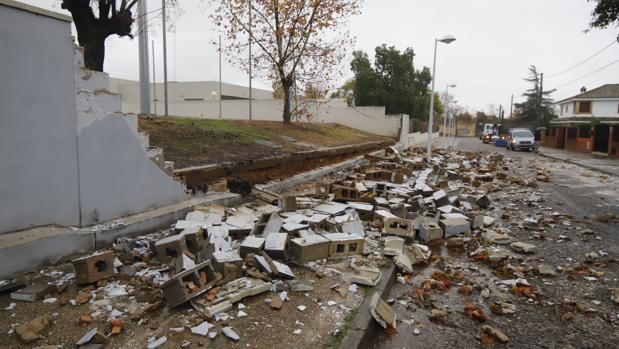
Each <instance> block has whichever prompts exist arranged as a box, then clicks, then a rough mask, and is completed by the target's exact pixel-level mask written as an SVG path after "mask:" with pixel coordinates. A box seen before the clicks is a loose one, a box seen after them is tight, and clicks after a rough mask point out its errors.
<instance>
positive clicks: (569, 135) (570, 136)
mask: <svg viewBox="0 0 619 349" xmlns="http://www.w3.org/2000/svg"><path fill="white" fill-rule="evenodd" d="M567 139H576V127H570V128H568V129H567Z"/></svg>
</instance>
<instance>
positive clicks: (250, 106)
mask: <svg viewBox="0 0 619 349" xmlns="http://www.w3.org/2000/svg"><path fill="white" fill-rule="evenodd" d="M248 1H249V120H251V117H252V105H251V104H252V103H251V100H252V90H251V65H252V64H251V41H252V40H251V39H252V37H251V0H248Z"/></svg>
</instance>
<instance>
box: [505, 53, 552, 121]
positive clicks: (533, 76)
mask: <svg viewBox="0 0 619 349" xmlns="http://www.w3.org/2000/svg"><path fill="white" fill-rule="evenodd" d="M529 72H530V75H529V77H527V78H525V79H524V80H525V81H528V82H530V83H531V84H532V85H533V86H532V88H530V89H528V90H526V91H525V92H524V93H523V94H522V96H523V97H525V101H524V102H522V103H516V104H515V107H516V110H517V112H516V114H515V115H514V121H516V122H519V123H529V124H533V125H535V127H540V126H547V125H548V122H549V121H550V120H551V119H553V118H555V117H556V114H555V110H554V106H553V105H554V104H553V100H552V99H551V98H550V94H552V93H553V92H554V91H555V90H550V91H548V90H543V86H542V82H541V79H540V74H538V72H537V68H536V67H535V66H534V65H532V66H530V67H529Z"/></svg>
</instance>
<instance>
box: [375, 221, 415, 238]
mask: <svg viewBox="0 0 619 349" xmlns="http://www.w3.org/2000/svg"><path fill="white" fill-rule="evenodd" d="M383 222H384V229H385V232H384V233H385V235H396V236H400V237H403V238H406V239H414V238H415V227H414V223H413V221H410V220H408V219H403V218H386V219H384V220H383Z"/></svg>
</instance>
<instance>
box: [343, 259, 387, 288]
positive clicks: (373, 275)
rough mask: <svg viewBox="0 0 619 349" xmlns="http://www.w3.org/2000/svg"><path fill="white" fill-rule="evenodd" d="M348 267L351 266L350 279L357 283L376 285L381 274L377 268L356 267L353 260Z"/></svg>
mask: <svg viewBox="0 0 619 349" xmlns="http://www.w3.org/2000/svg"><path fill="white" fill-rule="evenodd" d="M350 267H351V268H352V272H351V274H350V281H351V282H353V283H355V284H359V285H365V286H376V285H378V283H379V282H380V279H381V277H382V275H383V273H382V272H381V271H380V269H378V268H364V267H358V266H356V265H355V264H354V263H353V262H351V264H350Z"/></svg>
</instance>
